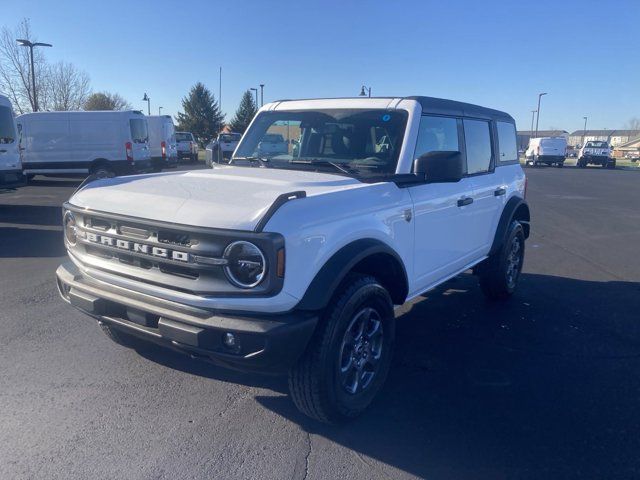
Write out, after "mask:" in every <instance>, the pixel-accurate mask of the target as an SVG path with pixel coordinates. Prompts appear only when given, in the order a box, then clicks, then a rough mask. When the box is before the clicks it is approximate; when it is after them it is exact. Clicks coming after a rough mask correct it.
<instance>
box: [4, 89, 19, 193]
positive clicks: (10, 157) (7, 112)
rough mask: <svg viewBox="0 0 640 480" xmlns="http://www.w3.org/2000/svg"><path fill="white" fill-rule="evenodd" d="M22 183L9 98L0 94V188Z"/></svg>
mask: <svg viewBox="0 0 640 480" xmlns="http://www.w3.org/2000/svg"><path fill="white" fill-rule="evenodd" d="M21 185H24V177H23V175H22V165H21V164H20V150H19V142H18V133H17V130H16V123H15V117H14V116H13V108H12V106H11V102H10V101H9V99H8V98H7V97H5V96H3V95H0V189H2V188H15V187H19V186H21Z"/></svg>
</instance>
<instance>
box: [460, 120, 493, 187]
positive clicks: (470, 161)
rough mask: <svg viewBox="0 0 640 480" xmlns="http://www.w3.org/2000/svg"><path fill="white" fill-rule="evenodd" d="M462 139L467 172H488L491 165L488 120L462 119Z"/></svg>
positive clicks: (470, 173) (471, 173)
mask: <svg viewBox="0 0 640 480" xmlns="http://www.w3.org/2000/svg"><path fill="white" fill-rule="evenodd" d="M463 124H464V141H465V146H466V148H467V173H468V174H469V175H473V174H474V173H482V172H488V171H489V167H490V165H491V133H490V132H491V131H490V130H489V122H485V121H483V120H468V119H466V118H465V119H464V120H463Z"/></svg>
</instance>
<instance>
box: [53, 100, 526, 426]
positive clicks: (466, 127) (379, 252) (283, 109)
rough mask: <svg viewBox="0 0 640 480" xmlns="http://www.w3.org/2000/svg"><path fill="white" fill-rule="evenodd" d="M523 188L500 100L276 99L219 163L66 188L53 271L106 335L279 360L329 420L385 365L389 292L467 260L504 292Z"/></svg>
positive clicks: (360, 401) (364, 393)
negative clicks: (278, 139) (270, 151)
mask: <svg viewBox="0 0 640 480" xmlns="http://www.w3.org/2000/svg"><path fill="white" fill-rule="evenodd" d="M283 121H286V122H288V124H291V125H293V124H295V125H299V129H300V132H301V133H300V136H299V139H300V141H299V144H298V145H299V148H298V149H297V152H296V154H295V155H293V154H277V155H276V154H274V155H269V156H266V157H263V156H259V155H258V153H259V152H261V151H262V147H261V146H262V145H264V144H265V143H272V142H271V139H272V137H271V133H269V130H270V129H271V128H272V127H274V128H276V127H277V126H278V125H279V124H281V122H283ZM268 135H269V136H270V137H268V139H269V142H265V137H267V136H268ZM296 135H297V134H296ZM385 137H386V139H387V140H385V141H381V140H382V139H384V138H385ZM167 185H171V188H167ZM525 193H526V180H525V175H524V173H523V170H522V168H521V167H520V164H519V162H518V155H517V149H516V126H515V121H514V120H513V118H512V117H511V116H510V115H508V114H506V113H503V112H500V111H497V110H493V109H489V108H483V107H479V106H476V105H469V104H465V103H460V102H455V101H450V100H443V99H436V98H430V97H403V98H386V99H382V98H379V99H375V98H352V99H321V100H299V101H281V102H277V103H272V104H268V105H265V106H264V107H262V108H261V109H260V111H259V112H258V114H257V116H256V117H255V119H254V120H253V122H252V124H251V126H250V127H249V129H248V131H247V132H246V133H245V134H244V136H243V138H242V140H241V141H240V144H239V145H238V147H237V149H236V151H235V152H234V156H233V157H232V159H231V161H230V165H228V166H227V165H225V166H222V167H220V168H216V169H214V170H205V171H201V172H198V174H197V175H194V174H193V172H172V173H166V174H164V175H162V176H151V177H146V178H144V180H142V179H141V180H136V179H132V181H129V182H118V181H115V180H109V179H105V180H98V181H94V182H92V183H88V184H86V185H85V186H84V187H83V188H81V189H79V190H78V191H76V192H75V193H74V194H73V196H72V197H71V198H70V199H69V201H68V202H67V203H66V204H65V205H64V237H65V245H66V248H67V250H68V252H69V254H70V256H71V257H72V258H73V261H69V262H66V263H64V264H62V265H61V266H60V267H59V268H58V270H57V284H58V288H59V291H60V294H61V296H62V298H63V299H64V300H65V301H67V302H69V303H70V304H71V305H73V306H74V307H76V308H78V309H80V310H81V311H83V312H85V313H87V314H88V315H89V316H88V317H87V318H92V319H94V320H98V322H99V324H100V326H101V328H102V329H103V330H104V332H105V333H106V334H107V336H109V337H110V338H111V339H112V340H114V341H115V342H117V343H120V344H122V345H129V346H131V345H135V342H134V339H136V341H138V342H139V341H140V340H144V341H149V342H155V343H159V344H162V345H166V346H168V347H171V348H173V349H174V350H176V349H177V350H179V351H182V352H184V353H186V354H189V355H192V356H195V357H197V358H201V359H207V360H210V361H213V362H215V363H218V364H219V365H223V366H228V367H233V368H235V369H240V370H246V371H258V372H260V371H262V372H269V373H277V372H286V373H288V375H289V389H290V392H291V398H292V399H293V402H294V403H295V404H296V405H297V407H298V408H299V409H300V410H301V411H302V412H304V413H305V414H307V415H308V416H310V417H312V418H315V419H317V420H319V421H322V422H340V421H344V420H347V419H350V418H353V417H355V416H356V415H358V414H360V413H361V412H362V411H363V410H364V409H365V408H366V407H367V406H368V405H369V404H370V403H371V401H372V400H373V398H374V397H375V396H376V394H377V393H378V391H379V390H380V388H381V387H382V385H383V383H384V381H385V378H386V377H387V373H388V371H389V369H390V368H391V358H392V354H393V348H394V336H395V317H394V305H402V304H403V303H404V302H406V301H408V300H411V299H413V298H416V297H418V296H420V295H423V294H424V293H425V292H427V291H429V290H431V289H433V288H435V287H436V286H438V285H440V284H442V283H443V282H445V281H447V280H448V279H450V278H452V277H455V276H456V275H458V274H460V273H462V272H464V271H466V270H468V269H471V268H472V269H473V272H474V273H475V274H476V275H477V276H478V279H479V284H480V288H481V290H482V292H483V293H484V294H485V295H486V296H487V297H488V298H489V299H493V300H503V299H506V298H508V297H510V296H511V295H512V294H513V293H514V291H515V289H516V287H517V285H518V280H519V277H520V271H521V269H522V264H523V260H524V251H525V239H526V238H527V237H528V236H529V230H530V227H529V219H530V214H529V208H528V206H527V203H526V201H525ZM123 198H126V201H123V200H122V199H123ZM87 341H93V340H92V339H91V340H89V339H87Z"/></svg>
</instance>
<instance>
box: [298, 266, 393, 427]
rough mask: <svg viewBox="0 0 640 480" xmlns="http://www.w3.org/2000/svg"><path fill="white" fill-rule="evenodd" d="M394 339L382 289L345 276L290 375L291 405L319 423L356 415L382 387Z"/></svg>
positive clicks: (387, 299)
mask: <svg viewBox="0 0 640 480" xmlns="http://www.w3.org/2000/svg"><path fill="white" fill-rule="evenodd" d="M394 338H395V317H394V313H393V304H392V302H391V298H390V296H389V293H388V292H387V290H385V288H384V287H382V285H380V283H378V281H377V280H376V279H375V278H373V277H371V276H368V275H360V274H350V275H349V276H348V277H347V279H346V280H345V282H344V283H343V284H342V286H341V288H340V292H339V293H338V294H337V295H336V297H335V298H334V299H333V300H332V301H331V303H330V304H329V306H328V307H327V309H326V311H325V312H324V318H323V319H322V320H321V324H319V326H318V328H317V330H316V332H315V333H314V335H313V337H312V339H311V341H310V342H309V345H308V347H307V350H306V351H305V353H304V354H303V356H302V358H300V360H299V361H298V362H297V363H296V365H294V366H293V367H292V369H291V371H290V372H289V391H290V393H291V398H292V399H293V402H294V403H295V405H296V407H298V409H299V410H300V411H301V412H302V413H304V414H305V415H307V416H309V417H311V418H313V419H315V420H319V421H321V422H324V423H339V422H343V421H346V420H349V419H352V418H354V417H356V416H358V415H359V414H360V413H362V412H363V411H364V410H365V409H366V408H367V407H368V406H369V404H370V403H371V402H372V401H373V399H374V397H375V396H376V394H377V393H378V391H379V390H380V388H382V385H383V384H384V381H385V379H386V377H387V373H388V371H389V366H390V364H391V356H392V353H393V343H394Z"/></svg>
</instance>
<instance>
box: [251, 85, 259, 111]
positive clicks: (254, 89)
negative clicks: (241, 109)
mask: <svg viewBox="0 0 640 480" xmlns="http://www.w3.org/2000/svg"><path fill="white" fill-rule="evenodd" d="M251 90H253V91H254V92H256V108H258V89H257V88H252V89H251Z"/></svg>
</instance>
